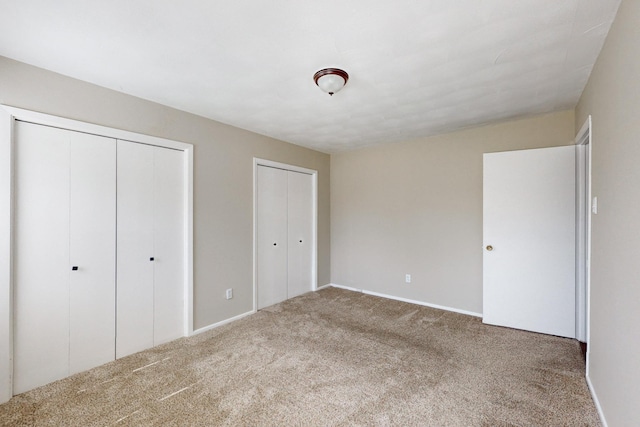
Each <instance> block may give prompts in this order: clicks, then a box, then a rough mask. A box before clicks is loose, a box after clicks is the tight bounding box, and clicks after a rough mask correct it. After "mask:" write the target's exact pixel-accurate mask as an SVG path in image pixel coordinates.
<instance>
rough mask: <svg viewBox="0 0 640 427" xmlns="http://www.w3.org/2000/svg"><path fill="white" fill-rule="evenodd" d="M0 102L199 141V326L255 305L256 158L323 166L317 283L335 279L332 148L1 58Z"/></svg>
mask: <svg viewBox="0 0 640 427" xmlns="http://www.w3.org/2000/svg"><path fill="white" fill-rule="evenodd" d="M158 90H162V88H158ZM211 96H215V94H212V95H211ZM0 103H2V104H7V105H11V106H15V107H20V108H25V109H30V110H34V111H39V112H43V113H47V114H52V115H57V116H61V117H66V118H70V119H75V120H80V121H85V122H90V123H96V124H100V125H103V126H109V127H113V128H118V129H124V130H128V131H132V132H138V133H143V134H148V135H153V136H158V137H163V138H168V139H174V140H177V141H181V142H187V143H191V144H193V145H194V153H195V154H194V158H195V161H194V163H195V165H194V326H195V328H196V329H198V328H202V327H206V326H208V325H211V324H214V323H216V322H219V321H222V320H225V319H228V318H231V317H233V316H236V315H239V314H242V313H245V312H248V311H250V310H251V309H252V306H253V157H258V158H264V159H269V160H274V161H278V162H282V163H289V164H294V165H297V166H302V167H305V168H309V169H315V170H317V171H318V190H319V191H318V199H319V203H318V217H319V219H318V284H319V285H320V286H321V285H324V284H326V283H329V275H330V265H329V261H330V260H329V250H330V246H329V245H330V243H329V231H330V230H329V165H330V162H329V156H328V155H327V154H324V153H319V152H317V151H313V150H309V149H306V148H302V147H299V146H295V145H292V144H288V143H285V142H281V141H277V140H274V139H271V138H268V137H265V136H262V135H258V134H255V133H252V132H248V131H244V130H241V129H238V128H234V127H232V126H227V125H224V124H222V123H218V122H215V121H212V120H208V119H205V118H202V117H199V116H196V115H193V114H189V113H185V112H182V111H178V110H175V109H171V108H168V107H165V106H162V105H159V104H155V103H152V102H149V101H145V100H142V99H139V98H135V97H132V96H129V95H125V94H122V93H119V92H116V91H112V90H109V89H105V88H101V87H99V86H95V85H92V84H88V83H85V82H81V81H79V80H75V79H71V78H68V77H65V76H61V75H59V74H55V73H52V72H49V71H46V70H43V69H40V68H36V67H32V66H29V65H26V64H23V63H20V62H16V61H13V60H10V59H7V58H3V57H0ZM227 288H233V289H234V293H233V295H234V296H233V299H231V300H226V299H225V289H227Z"/></svg>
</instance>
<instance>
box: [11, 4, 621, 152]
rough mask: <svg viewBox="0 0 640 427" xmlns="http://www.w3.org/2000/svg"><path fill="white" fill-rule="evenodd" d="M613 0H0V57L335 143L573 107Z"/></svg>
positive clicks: (271, 132) (298, 139) (305, 141)
mask: <svg viewBox="0 0 640 427" xmlns="http://www.w3.org/2000/svg"><path fill="white" fill-rule="evenodd" d="M619 3H620V0H324V1H323V0H315V1H309V0H268V1H266V0H262V1H261V0H233V1H231V0H226V1H224V0H180V1H178V0H94V1H88V0H56V1H52V0H20V1H16V0H0V55H3V56H6V57H9V58H13V59H16V60H19V61H23V62H26V63H29V64H33V65H36V66H39V67H42V68H46V69H49V70H52V71H56V72H58V73H61V74H65V75H68V76H72V77H75V78H78V79H81V80H85V81H88V82H92V83H95V84H98V85H101V86H105V87H108V88H111V89H115V90H118V91H121V92H125V93H129V94H132V95H135V96H138V97H141V98H145V99H148V100H152V101H155V102H159V103H161V104H165V105H169V106H171V107H175V108H178V109H181V110H185V111H189V112H192V113H195V114H199V115H201V116H205V117H209V118H211V119H214V120H218V121H220V122H224V123H228V124H231V125H234V126H237V127H240V128H244V129H248V130H252V131H254V132H257V133H261V134H264V135H268V136H272V137H274V138H278V139H281V140H284V141H289V142H292V143H294V144H298V145H303V146H307V147H311V148H314V149H317V150H320V151H324V152H338V151H342V150H346V149H353V148H358V147H363V146H370V145H375V144H381V143H388V142H396V141H403V140H409V139H413V138H418V137H422V136H428V135H434V134H440V133H444V132H449V131H453V130H456V129H460V128H464V127H469V126H474V125H478V124H483V123H489V122H495V121H500V120H504V119H508V118H513V117H521V116H527V115H533V114H540V113H546V112H552V111H559V110H564V109H568V108H573V107H574V106H575V105H576V103H577V101H578V99H579V97H580V94H581V93H582V90H583V89H584V86H585V84H586V82H587V79H588V77H589V74H590V72H591V69H592V67H593V64H594V62H595V60H596V58H597V55H598V53H599V52H600V49H601V47H602V44H603V43H604V39H605V36H606V34H607V32H608V31H609V28H610V26H611V23H612V20H613V18H614V17H615V13H616V11H617V8H618V5H619ZM325 67H338V68H342V69H344V70H345V71H347V72H348V73H349V75H350V79H349V82H348V83H347V85H346V86H345V88H344V89H343V90H342V91H341V92H339V93H337V94H336V95H334V96H333V97H330V96H329V95H327V94H325V93H324V92H322V91H321V90H320V89H319V88H318V87H316V86H315V84H314V82H313V74H314V73H315V72H316V71H317V70H319V69H321V68H325Z"/></svg>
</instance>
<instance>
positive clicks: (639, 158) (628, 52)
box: [576, 0, 640, 426]
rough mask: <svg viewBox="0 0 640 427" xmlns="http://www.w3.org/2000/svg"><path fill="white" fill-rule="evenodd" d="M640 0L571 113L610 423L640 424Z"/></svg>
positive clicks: (618, 23)
mask: <svg viewBox="0 0 640 427" xmlns="http://www.w3.org/2000/svg"><path fill="white" fill-rule="evenodd" d="M639 24H640V1H637V0H623V1H622V3H621V6H620V9H619V10H618V15H617V18H616V20H615V22H614V23H613V26H612V28H611V31H610V32H609V35H608V37H607V40H606V42H605V45H604V47H603V50H602V52H601V54H600V57H599V59H598V62H597V63H596V66H595V68H594V70H593V72H592V74H591V77H590V79H589V83H588V84H587V88H586V89H585V91H584V93H583V94H582V98H581V99H580V102H579V103H578V107H577V109H576V129H578V128H580V127H581V126H582V124H583V123H584V121H585V120H586V119H587V117H588V115H589V114H591V115H592V119H593V127H592V131H593V134H592V135H593V139H592V141H593V146H592V150H593V153H592V168H593V170H592V185H593V195H594V196H597V197H598V205H599V209H598V214H597V215H593V217H592V264H591V322H590V327H591V340H590V341H589V353H590V354H589V370H590V371H589V377H590V379H591V381H592V384H593V387H594V390H595V392H596V395H597V397H598V400H599V401H600V404H601V406H602V409H603V412H604V415H605V418H606V420H607V422H608V424H609V426H630V425H638V423H640V262H639V261H640V80H639V79H640V25H639Z"/></svg>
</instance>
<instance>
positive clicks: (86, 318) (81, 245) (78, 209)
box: [69, 132, 116, 374]
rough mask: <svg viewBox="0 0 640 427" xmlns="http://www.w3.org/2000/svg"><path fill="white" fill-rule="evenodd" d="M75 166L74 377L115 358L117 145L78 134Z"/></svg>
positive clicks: (72, 168) (73, 142)
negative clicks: (75, 374) (76, 268)
mask: <svg viewBox="0 0 640 427" xmlns="http://www.w3.org/2000/svg"><path fill="white" fill-rule="evenodd" d="M69 134H70V138H71V153H70V159H71V165H70V174H71V176H70V186H69V187H70V192H71V196H70V205H69V206H70V209H69V213H70V221H69V222H70V224H71V230H70V264H71V265H72V266H77V267H78V270H75V271H74V270H72V271H71V272H70V282H69V283H70V295H69V301H70V309H69V315H70V323H69V325H70V330H69V339H70V343H69V349H70V353H69V366H70V373H71V374H73V373H76V372H81V371H84V370H87V369H89V368H92V367H95V366H98V365H102V364H104V363H106V362H109V361H111V360H113V359H114V358H115V303H116V301H115V292H116V288H115V286H116V283H115V280H116V278H115V273H116V270H115V267H116V143H115V140H113V139H109V138H104V137H99V136H95V135H89V134H84V133H78V132H69Z"/></svg>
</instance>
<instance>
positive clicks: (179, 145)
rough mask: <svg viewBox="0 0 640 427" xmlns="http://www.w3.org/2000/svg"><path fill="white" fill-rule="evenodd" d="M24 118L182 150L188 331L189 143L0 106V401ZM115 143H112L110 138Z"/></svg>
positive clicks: (5, 394)
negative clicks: (18, 129)
mask: <svg viewBox="0 0 640 427" xmlns="http://www.w3.org/2000/svg"><path fill="white" fill-rule="evenodd" d="M16 121H24V122H29V123H34V124H39V125H45V126H51V127H56V128H61V129H67V130H71V131H76V132H84V133H89V134H93V135H99V136H105V137H108V138H113V139H120V140H125V141H129V142H134V143H140V144H148V145H154V146H158V147H164V148H171V149H174V150H179V151H183V152H184V173H185V180H184V182H185V188H184V191H185V199H186V200H185V207H184V209H185V210H184V213H185V216H184V218H185V221H184V231H185V237H186V238H185V245H184V259H185V269H184V283H185V289H184V292H185V293H184V297H185V298H184V301H185V307H184V313H185V318H184V335H185V336H190V335H192V334H193V150H194V148H193V145H192V144H187V143H183V142H178V141H172V140H169V139H164V138H158V137H155V136H150V135H144V134H140V133H135V132H129V131H125V130H120V129H113V128H109V127H106V126H100V125H95V124H91V123H86V122H81V121H77V120H71V119H66V118H62V117H57V116H52V115H49V114H44V113H38V112H35V111H30V110H25V109H22V108H16V107H11V106H8V105H0V206H2V208H1V209H0V403H4V402H7V401H8V400H9V399H11V397H12V395H13V326H14V325H13V289H14V282H13V245H14V236H13V224H14V222H15V217H14V208H15V206H14V197H15V196H14V194H15V190H14V171H15V162H14V156H15V145H14V144H15V141H14V125H15V122H16ZM114 144H115V141H114Z"/></svg>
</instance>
